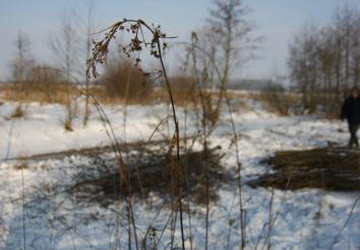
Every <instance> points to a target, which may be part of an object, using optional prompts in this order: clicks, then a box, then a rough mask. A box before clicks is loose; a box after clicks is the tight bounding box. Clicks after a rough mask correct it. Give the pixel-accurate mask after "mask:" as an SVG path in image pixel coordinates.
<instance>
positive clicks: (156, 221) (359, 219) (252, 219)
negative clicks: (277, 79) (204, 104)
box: [0, 100, 360, 249]
mask: <svg viewBox="0 0 360 250" xmlns="http://www.w3.org/2000/svg"><path fill="white" fill-rule="evenodd" d="M248 102H249V103H248V105H249V106H250V109H238V110H236V112H235V113H234V114H233V117H234V121H235V125H236V129H237V132H238V133H239V138H240V140H239V150H240V159H241V162H242V167H243V170H242V175H243V183H244V186H243V202H244V208H245V211H246V216H245V221H246V248H247V249H254V248H257V249H261V248H263V247H267V246H269V244H270V245H271V247H272V248H273V249H329V248H331V247H333V248H334V249H359V247H360V228H359V227H360V204H356V205H355V206H354V210H353V211H352V214H351V216H350V217H349V214H350V212H351V209H352V207H353V204H354V201H355V200H356V198H357V197H358V196H360V194H358V193H335V192H326V191H322V190H314V189H306V190H300V191H279V190H274V191H273V197H274V198H273V206H272V209H270V207H269V204H270V200H271V197H272V190H270V189H262V188H259V189H252V188H250V187H248V186H247V185H246V181H247V180H250V179H253V178H255V177H256V176H257V175H259V174H261V173H264V171H268V168H267V167H265V166H263V165H261V163H260V161H261V159H263V158H264V157H266V156H268V155H270V154H272V153H273V152H275V151H277V150H288V149H305V148H312V147H318V146H326V145H327V143H328V141H329V142H339V143H340V144H342V145H345V144H346V141H347V138H348V135H347V132H346V131H347V127H346V124H345V123H340V122H338V121H328V120H319V119H315V118H314V117H310V116H301V117H299V116H294V117H278V116H276V115H274V114H271V113H268V112H266V111H265V110H264V109H262V108H261V105H259V104H258V103H256V102H254V101H252V100H249V101H248ZM15 107H16V104H14V103H7V104H4V105H2V106H0V160H1V162H0V246H1V248H2V249H22V248H23V246H24V239H25V240H26V247H27V249H114V248H116V247H118V248H120V246H121V248H127V246H128V243H127V239H128V237H127V218H126V209H125V206H124V204H120V206H121V208H120V214H117V213H116V211H119V209H118V208H117V204H114V205H112V206H109V207H107V208H105V207H102V206H100V205H95V204H81V203H80V204H79V203H74V201H73V199H70V198H69V197H68V194H66V192H62V190H61V187H62V186H64V187H65V186H67V185H71V184H73V183H71V182H72V181H73V178H71V176H74V175H76V174H77V173H78V172H80V171H84V169H86V171H96V170H95V166H94V164H93V160H92V159H91V158H89V157H85V156H68V157H65V158H60V159H44V160H33V161H29V162H28V163H27V166H28V167H27V168H25V169H23V171H21V170H16V169H15V168H14V165H16V164H19V161H17V160H16V159H14V158H16V157H24V156H30V155H36V154H42V153H49V152H56V151H63V150H68V149H79V148H83V147H87V148H88V147H95V146H103V145H106V144H108V143H109V140H108V137H107V135H106V132H105V129H104V126H103V123H102V122H101V120H100V119H99V117H98V115H97V114H96V111H95V110H93V111H92V117H91V120H90V123H89V126H88V127H86V128H83V126H82V124H81V119H77V120H75V125H74V132H65V131H64V129H63V126H62V121H63V120H64V113H65V111H64V108H63V107H62V106H60V105H40V104H37V103H32V104H29V105H27V106H26V107H25V110H26V116H25V118H21V119H17V120H14V119H13V120H8V119H6V117H8V116H9V115H10V114H11V112H12V111H13V110H14V108H15ZM105 111H106V113H107V114H108V116H109V117H110V120H111V121H112V124H113V126H114V131H115V133H116V135H117V137H118V139H119V140H120V141H124V140H125V139H126V141H128V142H131V141H138V140H147V139H148V138H149V136H150V135H151V133H152V131H153V130H154V128H155V127H156V125H157V124H158V123H159V121H160V120H161V119H163V118H165V117H166V116H167V115H168V114H169V112H170V110H169V109H168V107H167V106H165V105H156V106H129V107H128V108H127V118H126V128H124V119H123V118H124V117H123V114H124V112H123V111H124V110H123V109H122V106H116V107H106V108H105ZM178 114H179V119H180V129H181V133H182V135H183V136H184V133H185V130H184V129H185V128H184V124H185V123H184V118H185V115H184V114H185V113H184V110H183V109H180V108H179V109H178ZM195 120H196V119H195V115H194V114H193V113H192V112H191V111H190V112H189V113H188V115H187V131H186V133H187V134H186V135H187V136H191V135H192V134H194V133H196V131H197V128H196V126H195V125H194V121H195ZM161 131H162V133H163V134H165V135H166V134H168V135H170V134H171V133H172V127H171V124H170V126H169V127H167V126H162V127H161ZM124 132H126V136H125V134H124ZM161 138H162V137H161V135H160V134H159V133H157V134H156V135H155V136H154V138H153V139H161ZM231 139H232V136H231V124H230V120H229V115H228V114H227V113H226V111H224V113H223V117H222V119H221V122H220V123H219V127H218V128H217V129H216V130H215V132H214V134H213V135H212V137H211V145H212V146H216V145H220V146H221V147H222V150H223V152H225V153H226V156H225V157H224V158H223V159H222V164H223V165H224V166H225V167H226V168H228V169H230V170H231V171H234V175H235V168H236V157H235V151H234V148H233V147H232V146H231V145H232V144H231ZM197 147H198V146H197ZM5 158H8V159H9V160H5ZM22 174H23V175H22ZM22 176H23V178H22ZM22 184H24V189H23V188H22ZM236 185H237V183H231V184H230V187H227V188H223V189H221V190H219V196H220V200H219V201H218V202H216V203H213V204H211V210H210V225H209V226H210V231H209V246H210V249H238V248H239V242H240V229H239V228H240V226H239V224H240V223H239V212H240V209H239V205H238V204H239V200H238V197H239V196H238V194H237V193H236ZM55 189H56V190H55ZM23 197H24V201H23V199H22V198H23ZM234 197H235V198H234ZM23 202H24V206H23ZM133 206H134V207H133V209H134V213H135V222H136V227H137V235H138V240H139V244H142V239H143V237H144V234H145V233H146V230H147V229H148V228H149V226H151V227H153V228H155V229H156V231H155V232H156V234H157V235H156V237H159V236H160V234H161V231H162V229H163V228H164V226H165V225H166V223H167V222H168V218H169V216H170V213H171V211H170V209H168V207H166V206H165V207H164V206H163V199H162V197H158V196H157V195H155V194H153V195H150V196H149V197H147V200H146V201H136V200H135V201H134V204H133ZM23 208H24V210H23ZM190 209H191V212H192V213H191V232H192V239H193V243H192V246H193V248H195V249H202V248H204V245H205V207H200V206H198V205H195V204H192V205H191V207H190ZM23 211H24V212H25V217H24V213H23ZM270 214H271V215H272V218H273V225H272V227H273V229H272V230H271V231H270V232H269V227H268V225H269V223H268V222H269V215H270ZM184 217H185V218H184V225H185V234H186V235H185V236H186V247H187V248H189V247H190V241H189V218H188V214H187V213H186V214H185V216H184ZM24 218H25V220H24ZM347 219H348V221H347ZM24 222H25V223H24ZM345 222H347V223H346V226H345V227H344V228H343V225H344V224H345ZM116 224H118V225H119V226H120V229H119V232H118V233H117V230H116V228H117V226H116ZM169 228H170V227H169ZM24 232H25V234H24ZM170 236H171V232H170V229H167V230H165V232H164V235H163V236H162V238H161V241H160V243H159V245H158V248H160V249H165V248H167V249H169V248H170V246H169V245H168V244H169V243H170ZM117 238H120V242H117V240H116V239H117ZM180 239H181V235H180V224H179V221H178V220H177V230H176V233H175V246H180ZM335 240H336V241H335ZM333 244H334V245H333ZM132 245H133V247H134V248H135V243H134V241H132Z"/></svg>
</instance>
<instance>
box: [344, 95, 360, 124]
mask: <svg viewBox="0 0 360 250" xmlns="http://www.w3.org/2000/svg"><path fill="white" fill-rule="evenodd" d="M340 118H341V120H343V119H347V121H348V123H349V124H354V125H355V124H360V97H358V98H353V97H352V96H350V97H348V98H346V99H345V101H344V103H343V105H342V108H341V117H340Z"/></svg>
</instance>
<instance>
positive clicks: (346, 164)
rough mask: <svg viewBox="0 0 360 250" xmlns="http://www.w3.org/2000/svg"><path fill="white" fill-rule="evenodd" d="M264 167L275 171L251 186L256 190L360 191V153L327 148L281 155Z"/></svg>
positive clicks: (359, 151) (283, 152)
mask: <svg viewBox="0 0 360 250" xmlns="http://www.w3.org/2000/svg"><path fill="white" fill-rule="evenodd" d="M263 163H265V164H266V165H268V166H269V167H271V168H272V170H273V171H272V172H271V173H269V174H265V175H262V176H260V177H259V178H257V179H255V180H252V181H250V182H248V185H250V186H251V187H253V188H256V187H273V188H276V189H282V190H297V189H303V188H319V189H324V190H330V191H359V190H360V150H356V149H352V150H350V149H346V148H340V147H336V148H332V147H327V148H315V149H310V150H302V151H278V152H276V153H275V155H273V156H271V157H269V158H268V159H265V160H264V162H263Z"/></svg>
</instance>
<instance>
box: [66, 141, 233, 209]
mask: <svg viewBox="0 0 360 250" xmlns="http://www.w3.org/2000/svg"><path fill="white" fill-rule="evenodd" d="M222 157H223V155H222V154H221V153H220V149H219V148H214V149H211V150H208V151H207V152H206V153H204V152H203V151H197V152H193V151H192V152H187V153H186V154H183V155H181V159H182V162H181V169H182V171H181V173H177V172H176V170H177V169H178V168H177V167H176V166H175V164H176V161H175V158H174V157H173V156H172V155H171V154H169V153H168V152H160V151H151V152H149V151H147V152H146V153H143V151H141V152H137V153H135V154H130V155H129V156H128V159H127V163H126V169H127V173H128V176H129V178H128V179H129V180H128V183H130V187H129V188H128V187H126V186H124V184H122V183H121V181H120V177H119V176H120V175H119V172H118V171H117V168H116V167H110V166H106V165H107V164H108V163H106V162H102V163H101V164H99V167H101V168H103V169H108V171H103V172H102V173H100V174H97V175H93V176H90V177H89V176H88V175H78V176H77V177H76V178H77V179H76V181H75V184H74V185H72V186H71V187H69V188H67V193H68V194H70V196H71V197H73V198H75V199H76V200H77V201H80V202H89V203H98V204H100V205H102V206H108V205H110V204H114V202H115V201H117V200H119V197H124V195H125V193H124V192H125V190H130V193H131V195H132V196H134V197H136V198H138V199H142V200H146V199H147V198H148V197H149V196H150V195H155V196H157V197H161V199H164V200H165V201H166V200H167V199H171V198H172V197H176V196H177V195H178V194H177V193H174V191H173V190H176V188H175V187H174V185H177V183H176V182H175V180H176V175H177V174H180V175H181V176H182V178H180V179H181V180H182V181H184V182H185V183H184V184H185V185H184V186H185V187H186V189H185V190H183V195H184V196H186V197H188V198H189V199H190V200H191V201H192V202H195V203H197V204H205V202H206V194H207V188H208V189H209V198H210V200H211V201H216V200H218V199H219V197H218V194H217V191H218V190H219V189H220V188H221V187H224V186H226V185H227V184H228V183H229V182H230V181H231V175H230V173H229V172H228V171H227V170H225V168H224V167H223V166H221V165H220V160H221V158H222ZM101 165H103V166H101ZM206 168H207V171H206ZM206 173H208V174H207V175H206Z"/></svg>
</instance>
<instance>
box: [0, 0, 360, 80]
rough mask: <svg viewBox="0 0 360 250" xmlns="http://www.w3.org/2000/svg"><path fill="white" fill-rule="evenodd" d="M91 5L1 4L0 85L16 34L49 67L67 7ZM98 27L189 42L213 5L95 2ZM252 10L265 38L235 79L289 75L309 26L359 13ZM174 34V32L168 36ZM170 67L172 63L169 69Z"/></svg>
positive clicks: (311, 8)
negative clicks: (157, 32)
mask: <svg viewBox="0 0 360 250" xmlns="http://www.w3.org/2000/svg"><path fill="white" fill-rule="evenodd" d="M86 2H87V0H72V1H70V0H1V1H0V4H1V5H0V32H1V39H0V48H1V49H0V80H6V79H7V78H9V76H10V73H9V72H10V68H9V63H10V61H11V59H12V57H13V55H14V52H15V48H14V41H15V39H16V35H17V33H18V31H22V32H23V33H25V34H27V35H28V36H29V38H30V40H31V43H32V51H33V54H37V59H39V60H42V61H46V60H48V59H49V57H50V52H49V50H48V46H47V40H48V36H49V33H50V32H51V30H52V29H54V27H56V24H58V23H59V16H60V13H61V12H62V11H63V10H64V9H66V8H67V7H69V6H72V7H73V8H75V9H76V10H77V11H78V12H81V11H82V12H83V13H85V12H86V5H87V4H86ZM94 2H95V3H94V4H95V7H96V11H95V27H96V28H97V29H101V28H103V27H106V26H107V25H109V24H111V23H112V22H114V21H117V20H119V19H121V18H123V17H127V18H142V19H145V20H146V21H148V22H153V23H156V24H161V25H162V27H163V30H164V31H165V32H166V33H168V34H171V35H177V36H178V39H177V41H185V40H187V38H188V36H189V32H190V31H191V30H194V29H198V28H200V27H201V26H202V24H203V22H204V20H205V18H206V16H207V13H208V9H209V8H210V7H211V3H212V1H211V0H94ZM245 2H246V3H247V5H248V6H250V7H251V8H252V9H253V12H252V13H251V14H250V15H249V18H250V19H251V20H253V21H254V22H255V23H256V24H257V26H258V28H257V30H256V33H257V34H258V35H262V36H264V38H265V40H264V42H263V43H262V49H261V50H259V51H258V55H259V56H260V57H259V58H258V59H256V60H254V61H252V62H251V63H249V64H248V65H247V66H246V67H245V68H243V69H239V70H237V71H236V72H235V74H234V77H269V76H272V75H274V74H286V57H287V50H288V42H289V39H291V37H292V35H293V34H294V33H295V32H296V30H297V29H298V28H300V27H301V26H302V25H303V24H304V23H306V22H310V21H312V22H316V23H319V24H324V23H327V22H329V20H330V19H331V18H332V16H333V13H334V11H335V10H336V9H337V8H339V7H341V6H342V5H344V4H345V3H347V4H350V6H354V7H356V8H358V6H360V0H245ZM170 31H171V32H170ZM170 63H172V62H169V64H170Z"/></svg>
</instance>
